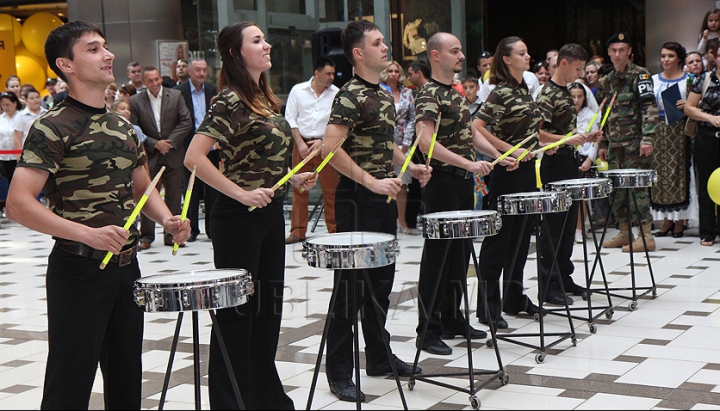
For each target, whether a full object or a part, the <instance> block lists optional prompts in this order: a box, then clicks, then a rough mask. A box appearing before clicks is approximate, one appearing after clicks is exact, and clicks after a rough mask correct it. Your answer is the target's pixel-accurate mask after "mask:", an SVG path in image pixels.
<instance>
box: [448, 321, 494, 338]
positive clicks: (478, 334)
mask: <svg viewBox="0 0 720 411" xmlns="http://www.w3.org/2000/svg"><path fill="white" fill-rule="evenodd" d="M456 335H462V337H463V338H464V339H466V340H467V335H465V325H464V324H463V325H460V326H457V327H456V328H455V329H454V330H444V331H443V333H442V335H441V336H440V338H442V339H443V340H452V339H453V338H455V336H456ZM483 338H487V333H486V332H485V331H483V330H476V329H474V328H472V327H470V339H471V340H482V339H483Z"/></svg>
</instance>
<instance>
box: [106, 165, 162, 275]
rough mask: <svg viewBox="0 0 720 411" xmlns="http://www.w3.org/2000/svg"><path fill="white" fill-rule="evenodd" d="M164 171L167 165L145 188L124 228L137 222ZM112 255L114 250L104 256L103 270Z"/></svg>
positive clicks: (126, 228)
mask: <svg viewBox="0 0 720 411" xmlns="http://www.w3.org/2000/svg"><path fill="white" fill-rule="evenodd" d="M164 172H165V166H162V168H161V169H160V171H158V173H157V174H156V175H155V178H153V180H152V181H151V182H150V185H149V186H148V188H147V189H145V192H144V193H143V195H142V197H140V200H139V201H138V203H137V204H136V205H135V209H133V211H132V213H130V217H128V219H127V221H126V222H125V225H124V226H123V229H124V230H129V229H130V226H132V225H133V223H134V222H135V219H136V218H137V216H138V214H140V211H141V210H142V208H143V206H144V205H145V203H146V202H147V200H148V198H149V197H150V194H151V193H152V191H153V190H154V189H155V186H156V185H157V183H158V181H160V177H162V175H163V173H164ZM112 256H113V253H112V251H108V252H107V254H105V258H103V260H102V263H101V264H100V269H101V270H104V269H105V267H107V265H108V263H109V262H110V259H111V258H112Z"/></svg>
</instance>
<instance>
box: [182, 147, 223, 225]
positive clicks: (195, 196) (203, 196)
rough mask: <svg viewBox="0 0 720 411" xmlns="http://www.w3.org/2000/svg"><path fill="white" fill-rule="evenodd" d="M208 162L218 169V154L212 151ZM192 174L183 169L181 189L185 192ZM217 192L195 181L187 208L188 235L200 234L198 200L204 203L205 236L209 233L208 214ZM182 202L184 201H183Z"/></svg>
mask: <svg viewBox="0 0 720 411" xmlns="http://www.w3.org/2000/svg"><path fill="white" fill-rule="evenodd" d="M208 158H209V159H210V162H211V163H213V165H214V166H215V168H218V167H220V153H219V152H218V150H212V151H211V152H209V153H208ZM191 174H192V172H191V171H190V170H188V169H187V168H185V173H184V175H183V187H185V189H186V190H187V186H188V183H189V182H190V175H191ZM217 196H218V191H217V190H215V189H214V188H212V187H211V186H209V185H208V184H205V182H204V181H202V180H200V179H199V178H196V179H195V185H194V186H193V192H192V196H191V197H190V206H189V208H188V214H187V218H189V219H190V233H191V234H194V235H198V234H200V223H199V222H200V200H203V201H204V202H205V234H207V235H209V233H210V213H211V211H212V206H213V204H215V200H216V199H217ZM183 201H184V200H183Z"/></svg>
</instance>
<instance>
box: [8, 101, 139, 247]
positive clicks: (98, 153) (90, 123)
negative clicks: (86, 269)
mask: <svg viewBox="0 0 720 411" xmlns="http://www.w3.org/2000/svg"><path fill="white" fill-rule="evenodd" d="M146 162H147V157H146V156H145V152H144V151H143V150H142V148H141V147H140V143H139V141H138V136H137V134H136V133H135V130H134V129H133V127H132V125H131V124H130V123H129V122H128V121H127V120H125V119H124V118H122V117H120V116H119V115H117V114H115V113H111V112H108V111H107V109H105V108H103V109H97V108H93V107H90V106H86V105H85V104H82V103H80V102H78V101H77V100H74V99H73V98H71V97H67V98H66V99H65V101H64V102H63V103H62V104H59V105H58V106H56V107H55V108H53V109H52V110H50V111H49V112H48V113H47V114H46V115H45V116H44V117H42V118H40V119H38V120H37V121H36V122H35V124H33V126H32V127H31V128H30V131H29V133H28V137H27V140H26V142H25V146H24V149H23V153H22V156H21V158H20V161H19V163H18V167H34V168H39V169H42V170H46V171H48V172H50V174H51V176H50V177H49V178H48V180H47V182H46V183H45V195H47V198H48V203H49V207H50V210H51V211H52V212H54V213H55V214H57V215H59V216H60V217H63V218H65V219H68V220H71V221H74V222H77V223H80V224H84V225H86V226H89V227H93V228H98V227H104V226H108V225H116V226H121V227H122V226H123V225H125V222H126V221H127V219H128V218H129V217H130V214H131V213H132V210H133V209H134V208H135V198H134V193H133V179H132V174H133V171H134V170H135V168H137V167H140V166H142V165H143V164H145V163H146ZM130 233H131V235H130V238H129V239H128V244H129V243H131V242H133V241H134V240H135V238H136V237H137V236H138V231H137V229H136V228H135V226H134V225H133V226H131V228H130Z"/></svg>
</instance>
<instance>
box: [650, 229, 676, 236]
mask: <svg viewBox="0 0 720 411" xmlns="http://www.w3.org/2000/svg"><path fill="white" fill-rule="evenodd" d="M672 229H673V227H670V228H668V229H667V230H665V231H660V230H658V231H656V232H654V233H653V236H655V237H667V236H668V235H670V232H671V231H672Z"/></svg>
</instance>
